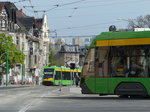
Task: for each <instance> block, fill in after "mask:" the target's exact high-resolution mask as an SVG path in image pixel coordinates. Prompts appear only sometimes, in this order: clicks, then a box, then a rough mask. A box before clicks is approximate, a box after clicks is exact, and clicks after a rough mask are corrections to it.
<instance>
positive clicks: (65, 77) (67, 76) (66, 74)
mask: <svg viewBox="0 0 150 112" xmlns="http://www.w3.org/2000/svg"><path fill="white" fill-rule="evenodd" d="M62 79H63V80H70V79H71V74H70V72H62Z"/></svg>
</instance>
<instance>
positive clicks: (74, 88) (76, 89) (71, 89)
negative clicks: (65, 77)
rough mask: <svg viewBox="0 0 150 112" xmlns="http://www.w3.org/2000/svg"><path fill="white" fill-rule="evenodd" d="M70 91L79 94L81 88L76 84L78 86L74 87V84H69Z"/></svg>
mask: <svg viewBox="0 0 150 112" xmlns="http://www.w3.org/2000/svg"><path fill="white" fill-rule="evenodd" d="M70 92H71V93H76V94H81V88H80V87H79V86H78V87H76V86H71V87H70Z"/></svg>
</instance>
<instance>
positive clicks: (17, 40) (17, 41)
mask: <svg viewBox="0 0 150 112" xmlns="http://www.w3.org/2000/svg"><path fill="white" fill-rule="evenodd" d="M16 44H17V45H19V37H16Z"/></svg>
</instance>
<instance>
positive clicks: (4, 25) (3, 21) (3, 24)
mask: <svg viewBox="0 0 150 112" xmlns="http://www.w3.org/2000/svg"><path fill="white" fill-rule="evenodd" d="M1 26H2V28H5V27H6V21H5V20H2V21H1Z"/></svg>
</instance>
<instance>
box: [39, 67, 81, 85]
mask: <svg viewBox="0 0 150 112" xmlns="http://www.w3.org/2000/svg"><path fill="white" fill-rule="evenodd" d="M80 74H81V70H80V69H70V68H67V67H64V66H62V67H57V66H51V67H48V66H46V67H44V69H43V79H42V84H43V85H47V86H50V85H73V84H74V77H75V75H79V76H80Z"/></svg>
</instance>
